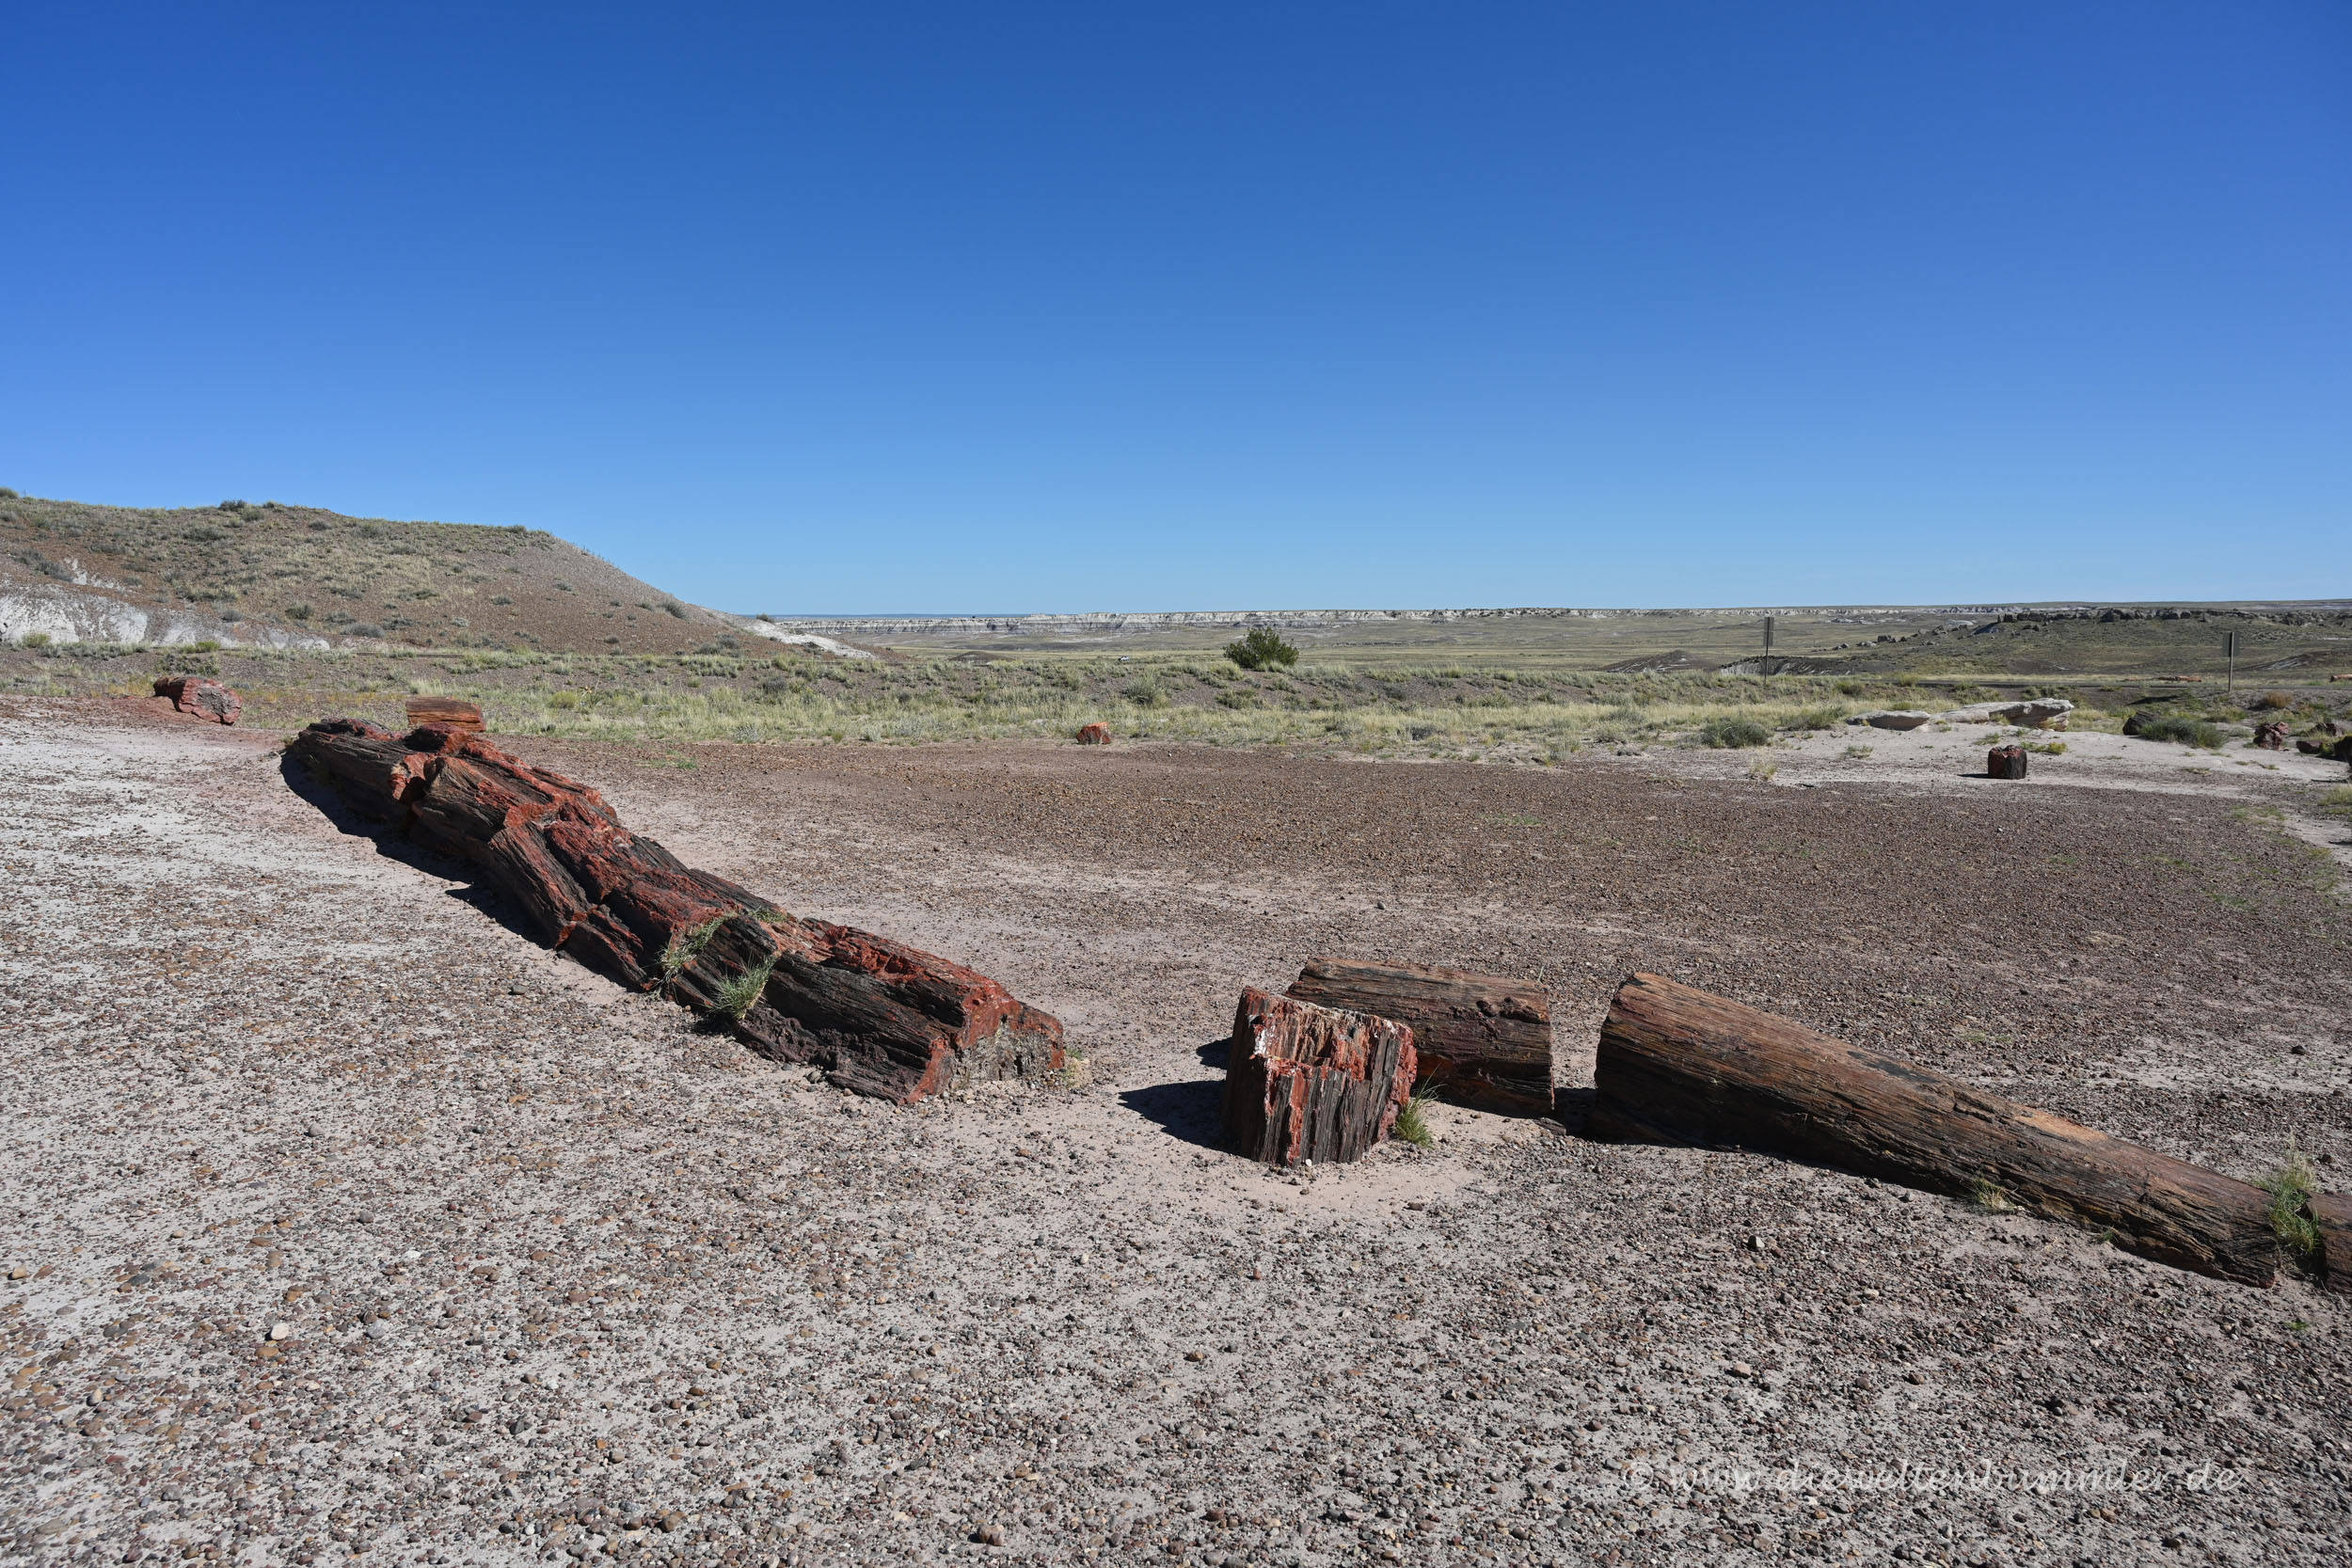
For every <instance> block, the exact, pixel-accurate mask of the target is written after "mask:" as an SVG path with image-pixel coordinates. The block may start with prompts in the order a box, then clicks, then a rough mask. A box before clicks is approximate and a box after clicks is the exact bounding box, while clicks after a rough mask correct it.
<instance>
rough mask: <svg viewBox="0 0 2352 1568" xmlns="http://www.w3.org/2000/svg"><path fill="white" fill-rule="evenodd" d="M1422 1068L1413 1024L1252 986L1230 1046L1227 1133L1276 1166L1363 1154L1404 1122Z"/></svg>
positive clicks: (1235, 1144)
mask: <svg viewBox="0 0 2352 1568" xmlns="http://www.w3.org/2000/svg"><path fill="white" fill-rule="evenodd" d="M1415 1067H1416V1064H1415V1061H1414V1056H1413V1031H1412V1029H1411V1027H1410V1026H1408V1025H1406V1024H1403V1023H1398V1022H1394V1021H1393V1020H1391V1019H1385V1018H1374V1017H1372V1016H1370V1015H1368V1014H1365V1013H1357V1012H1346V1011H1343V1010H1341V1009H1339V1008H1337V1007H1320V1006H1315V1005H1314V1004H1313V1003H1311V1002H1298V1001H1294V1000H1293V999H1292V998H1290V997H1287V996H1269V995H1267V994H1266V993H1265V992H1264V991H1262V990H1255V989H1251V990H1245V991H1243V992H1242V993H1241V1006H1240V1007H1239V1008H1237V1009H1236V1010H1235V1012H1234V1014H1233V1035H1232V1040H1231V1042H1230V1043H1229V1044H1228V1045H1227V1047H1226V1056H1225V1136H1226V1140H1227V1142H1228V1144H1229V1145H1230V1146H1231V1147H1232V1148H1233V1150H1234V1151H1235V1152H1236V1153H1240V1154H1247V1155H1248V1156H1249V1157H1250V1158H1251V1159H1253V1160H1262V1161H1263V1162H1265V1163H1266V1164H1269V1165H1292V1164H1297V1163H1298V1162H1299V1161H1301V1160H1321V1161H1326V1162H1330V1163H1342V1162H1345V1161H1349V1160H1353V1159H1356V1158H1358V1157H1359V1156H1360V1155H1361V1154H1362V1153H1363V1152H1364V1150H1366V1149H1368V1148H1371V1147H1372V1146H1373V1145H1375V1144H1376V1143H1378V1142H1379V1141H1380V1140H1381V1139H1383V1138H1385V1137H1387V1136H1388V1135H1389V1132H1390V1131H1391V1129H1392V1128H1394V1127H1395V1125H1396V1114H1397V1112H1398V1111H1399V1110H1401V1109H1402V1108H1403V1107H1404V1104H1405V1102H1406V1101H1407V1100H1409V1099H1410V1098H1412V1093H1413V1078H1414V1074H1415Z"/></svg>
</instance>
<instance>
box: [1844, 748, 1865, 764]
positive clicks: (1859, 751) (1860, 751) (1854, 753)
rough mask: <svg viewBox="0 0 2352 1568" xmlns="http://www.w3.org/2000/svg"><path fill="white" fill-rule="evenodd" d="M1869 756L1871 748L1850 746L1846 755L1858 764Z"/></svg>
mask: <svg viewBox="0 0 2352 1568" xmlns="http://www.w3.org/2000/svg"><path fill="white" fill-rule="evenodd" d="M1869 754H1870V748H1869V747H1867V746H1849V747H1847V748H1846V755H1848V756H1849V757H1851V758H1852V759H1853V760H1854V761H1856V762H1860V761H1861V760H1862V759H1863V758H1864V757H1867V756H1868V755H1869Z"/></svg>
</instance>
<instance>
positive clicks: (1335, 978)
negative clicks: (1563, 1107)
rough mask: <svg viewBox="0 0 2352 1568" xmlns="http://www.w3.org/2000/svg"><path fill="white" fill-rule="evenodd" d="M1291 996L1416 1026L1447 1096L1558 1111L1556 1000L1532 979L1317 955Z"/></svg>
mask: <svg viewBox="0 0 2352 1568" xmlns="http://www.w3.org/2000/svg"><path fill="white" fill-rule="evenodd" d="M1290 994H1291V995H1292V996H1293V997H1295V999H1297V1000H1298V1001H1301V1002H1312V1003H1315V1004H1317V1005H1319V1006H1326V1007H1343V1008H1346V1009H1348V1010H1350V1011H1352V1012H1359V1013H1370V1014H1372V1015H1374V1016H1375V1017H1377V1018H1391V1019H1394V1020H1396V1021H1397V1022H1399V1023H1408V1024H1410V1025H1412V1029H1413V1051H1414V1054H1415V1055H1416V1056H1417V1057H1418V1059H1419V1060H1420V1063H1421V1070H1422V1075H1423V1076H1424V1077H1426V1078H1427V1079H1429V1080H1430V1084H1431V1086H1432V1087H1433V1088H1434V1089H1435V1090H1436V1091H1437V1092H1438V1095H1439V1096H1441V1097H1442V1098H1444V1099H1446V1100H1450V1101H1454V1103H1456V1104H1459V1105H1473V1106H1476V1107H1477V1108H1478V1109H1480V1110H1482V1111H1494V1112H1498V1113H1501V1114H1502V1115H1504V1116H1516V1117H1548V1116H1549V1115H1551V1004H1550V1000H1549V998H1548V997H1547V996H1546V995H1545V994H1544V988H1543V987H1542V986H1540V985H1537V984H1536V983H1535V982H1534V981H1533V980H1514V979H1509V978H1506V977H1504V976H1502V975H1496V974H1466V973H1464V972H1463V971H1461V970H1457V969H1424V968H1422V966H1420V965H1419V964H1407V963H1377V964H1375V963H1359V962H1357V961H1355V960H1353V959H1349V958H1310V959H1308V960H1307V965H1306V967H1305V968H1304V969H1301V970H1300V971H1299V972H1298V978H1297V979H1295V980H1294V981H1292V982H1291V989H1290Z"/></svg>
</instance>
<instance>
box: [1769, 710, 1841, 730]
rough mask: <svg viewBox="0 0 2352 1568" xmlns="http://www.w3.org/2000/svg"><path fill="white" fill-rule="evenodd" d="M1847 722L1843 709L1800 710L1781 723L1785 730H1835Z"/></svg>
mask: <svg viewBox="0 0 2352 1568" xmlns="http://www.w3.org/2000/svg"><path fill="white" fill-rule="evenodd" d="M1845 721H1846V710H1845V709H1844V708H1842V707H1808V708H1799V709H1798V710H1797V711H1796V712H1794V713H1792V714H1790V715H1789V716H1788V718H1786V719H1784V720H1782V721H1780V727H1781V728H1782V729H1784V730H1834V729H1836V727H1837V726H1838V725H1840V724H1842V723H1844V722H1845Z"/></svg>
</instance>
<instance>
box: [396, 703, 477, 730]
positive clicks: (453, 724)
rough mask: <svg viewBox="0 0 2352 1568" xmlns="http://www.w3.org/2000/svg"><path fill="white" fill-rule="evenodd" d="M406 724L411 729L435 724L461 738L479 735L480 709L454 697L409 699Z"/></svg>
mask: <svg viewBox="0 0 2352 1568" xmlns="http://www.w3.org/2000/svg"><path fill="white" fill-rule="evenodd" d="M408 722H409V724H410V725H411V726H412V727H414V726H419V725H424V724H437V725H440V726H442V727H444V728H447V729H451V730H454V731H456V732H457V733H458V734H459V735H461V736H466V735H480V734H481V733H482V709H481V708H480V707H478V706H476V705H474V704H472V703H469V702H464V701H462V700H460V699H458V698H455V697H411V698H409V699H408Z"/></svg>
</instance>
